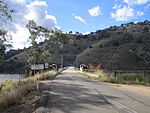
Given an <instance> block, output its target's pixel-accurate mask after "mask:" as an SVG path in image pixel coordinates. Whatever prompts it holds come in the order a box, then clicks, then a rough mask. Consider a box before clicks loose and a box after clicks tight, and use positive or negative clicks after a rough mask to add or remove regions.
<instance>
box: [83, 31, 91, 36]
mask: <svg viewBox="0 0 150 113" xmlns="http://www.w3.org/2000/svg"><path fill="white" fill-rule="evenodd" d="M82 34H83V35H88V34H90V32H89V31H86V32H84V33H82Z"/></svg>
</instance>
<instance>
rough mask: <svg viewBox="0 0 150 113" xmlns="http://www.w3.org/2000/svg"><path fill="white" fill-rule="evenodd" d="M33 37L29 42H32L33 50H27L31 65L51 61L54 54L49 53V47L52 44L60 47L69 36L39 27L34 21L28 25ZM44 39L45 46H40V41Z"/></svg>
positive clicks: (58, 31)
mask: <svg viewBox="0 0 150 113" xmlns="http://www.w3.org/2000/svg"><path fill="white" fill-rule="evenodd" d="M26 27H27V29H28V30H29V32H30V34H31V36H30V37H29V40H30V42H31V50H28V49H26V48H25V50H26V52H27V55H28V58H29V59H28V63H29V65H32V64H37V63H41V62H46V61H48V60H50V58H51V57H52V54H51V53H50V52H49V50H48V49H49V47H50V46H51V45H52V44H59V45H60V46H62V45H63V43H64V42H65V41H66V40H67V36H66V35H65V34H63V33H62V32H61V31H60V30H58V29H55V30H52V29H47V28H44V27H42V26H39V25H37V24H36V23H35V22H34V21H33V20H32V21H29V22H28V24H27V25H26ZM41 38H42V39H44V43H43V45H41V46H39V44H38V41H39V40H40V39H41Z"/></svg>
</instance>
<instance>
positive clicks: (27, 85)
mask: <svg viewBox="0 0 150 113" xmlns="http://www.w3.org/2000/svg"><path fill="white" fill-rule="evenodd" d="M56 74H57V73H56V72H45V73H42V74H37V75H36V76H34V77H29V78H26V79H23V80H21V81H20V82H19V81H5V82H3V83H1V84H0V111H2V110H4V109H6V108H9V107H10V106H14V105H19V104H22V103H23V102H24V101H25V98H26V95H27V94H28V93H29V92H30V93H31V92H32V91H35V89H36V80H37V78H39V80H47V79H49V80H50V79H53V78H54V77H55V75H56Z"/></svg>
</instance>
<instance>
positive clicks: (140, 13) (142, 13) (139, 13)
mask: <svg viewBox="0 0 150 113" xmlns="http://www.w3.org/2000/svg"><path fill="white" fill-rule="evenodd" d="M136 15H137V16H143V15H144V12H142V11H137V13H136Z"/></svg>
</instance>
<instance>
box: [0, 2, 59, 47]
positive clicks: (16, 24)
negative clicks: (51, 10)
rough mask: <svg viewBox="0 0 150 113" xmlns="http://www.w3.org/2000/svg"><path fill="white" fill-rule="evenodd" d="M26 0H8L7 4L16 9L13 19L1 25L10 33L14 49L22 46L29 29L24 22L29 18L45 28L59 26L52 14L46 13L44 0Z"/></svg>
mask: <svg viewBox="0 0 150 113" xmlns="http://www.w3.org/2000/svg"><path fill="white" fill-rule="evenodd" d="M29 1H30V0H28V2H27V1H26V0H10V2H9V6H11V7H13V8H15V10H17V12H16V13H14V14H13V21H12V22H10V23H8V24H7V25H3V26H2V25H1V27H2V28H5V29H8V31H9V32H10V33H11V34H12V38H13V40H12V41H13V46H14V48H15V49H17V48H23V46H24V44H25V42H26V41H27V38H28V37H29V35H30V34H29V31H28V30H27V29H26V24H27V23H28V21H29V20H34V21H35V22H36V23H37V24H38V25H41V26H44V27H47V28H60V27H59V26H58V25H57V19H56V17H55V16H54V15H50V14H48V11H47V7H48V6H47V3H46V2H45V1H44V0H41V1H39V0H34V1H33V2H29Z"/></svg>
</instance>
